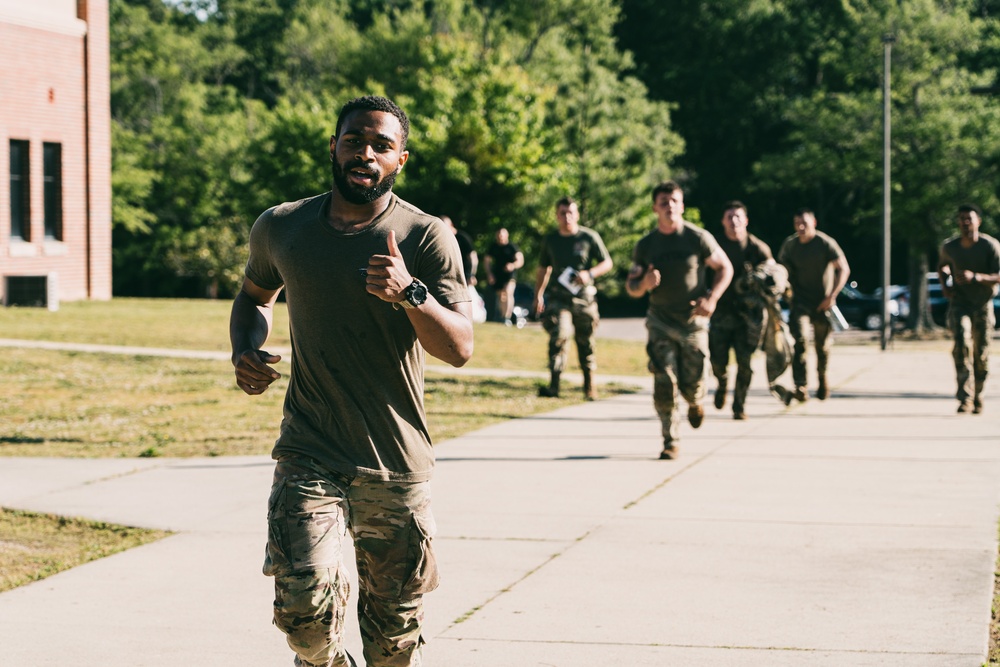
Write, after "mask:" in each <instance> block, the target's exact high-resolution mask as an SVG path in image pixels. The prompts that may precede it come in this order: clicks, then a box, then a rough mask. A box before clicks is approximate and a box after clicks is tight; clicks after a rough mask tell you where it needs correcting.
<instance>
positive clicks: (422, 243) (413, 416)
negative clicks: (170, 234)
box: [246, 193, 469, 481]
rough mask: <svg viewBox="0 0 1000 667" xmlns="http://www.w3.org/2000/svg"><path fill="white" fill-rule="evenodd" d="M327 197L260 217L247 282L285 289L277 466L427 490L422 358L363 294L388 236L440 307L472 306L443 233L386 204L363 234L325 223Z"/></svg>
mask: <svg viewBox="0 0 1000 667" xmlns="http://www.w3.org/2000/svg"><path fill="white" fill-rule="evenodd" d="M329 205H330V194H329V193H326V194H323V195H319V196H316V197H311V198H309V199H303V200H300V201H297V202H291V203H285V204H281V205H280V206H276V207H274V208H271V209H268V210H267V211H265V212H264V213H263V214H262V215H261V216H260V218H258V219H257V222H256V223H254V226H253V229H252V230H251V232H250V258H249V260H248V262H247V266H246V275H247V277H248V278H250V280H252V281H253V282H254V283H256V284H257V285H259V286H261V287H263V288H266V289H278V288H280V287H282V286H284V289H285V298H286V300H287V303H288V317H289V324H290V327H291V338H292V359H291V362H292V370H291V379H290V380H289V384H288V392H287V394H286V395H285V406H284V419H283V420H282V423H281V431H280V434H279V436H278V440H277V442H276V443H275V446H274V450H273V452H272V456H273V457H274V458H275V459H279V458H282V457H285V456H289V455H299V456H306V457H309V458H312V459H314V460H316V461H317V462H319V463H321V464H323V465H324V466H326V467H328V468H330V469H332V470H334V471H336V472H340V473H343V474H346V475H351V476H354V475H361V476H369V477H376V478H380V479H384V480H393V481H424V480H427V479H429V478H430V474H431V470H432V469H433V467H434V453H433V450H432V448H431V438H430V435H429V434H428V430H427V420H426V415H425V413H424V401H423V390H424V350H423V348H422V347H421V345H420V343H419V341H418V340H417V336H416V333H415V332H414V330H413V327H412V325H411V324H410V321H409V319H408V317H407V315H406V312H405V310H403V309H401V308H400V309H396V308H394V307H393V304H391V303H387V302H385V301H382V300H381V299H379V298H378V297H376V296H374V295H372V294H369V293H368V292H367V291H365V277H364V275H363V274H362V273H361V269H364V268H367V266H368V258H369V257H370V256H371V255H376V254H378V255H385V254H388V252H389V251H388V245H387V237H388V233H389V230H395V232H396V243H397V245H398V246H399V250H400V252H401V253H402V255H403V258H404V260H405V262H406V268H407V269H408V270H409V272H410V273H411V274H412V275H413V276H414V277H416V278H419V279H420V280H421V281H422V282H424V283H425V284H426V285H427V289H428V291H429V292H430V293H431V294H432V295H433V296H434V298H436V299H437V300H438V301H439V302H441V303H444V304H452V303H458V302H462V301H469V291H468V288H467V287H466V284H465V278H464V277H463V274H462V258H461V255H460V253H459V249H458V243H457V241H456V240H455V236H454V234H452V233H451V230H449V229H448V228H447V227H446V226H445V225H444V223H442V222H441V221H440V220H438V219H437V218H434V217H432V216H429V215H427V214H425V213H423V212H422V211H420V210H418V209H417V208H415V207H413V206H412V205H410V204H408V203H406V202H404V201H403V200H401V199H399V198H397V197H395V196H393V197H392V199H391V201H390V203H389V206H388V208H387V209H386V210H385V212H383V213H382V215H380V216H379V217H378V218H376V219H375V220H374V221H373V222H372V223H371V224H370V225H369V226H368V227H366V228H365V229H363V230H361V231H359V232H354V233H342V232H338V231H336V230H334V229H333V227H331V226H330V224H329V223H328V222H327V213H328V210H329Z"/></svg>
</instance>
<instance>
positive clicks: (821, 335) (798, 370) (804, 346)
mask: <svg viewBox="0 0 1000 667" xmlns="http://www.w3.org/2000/svg"><path fill="white" fill-rule="evenodd" d="M810 326H812V331H813V346H814V347H815V348H816V374H817V375H818V376H819V377H824V376H825V375H826V368H827V364H828V363H829V361H830V346H831V345H833V338H832V337H831V336H830V332H831V331H833V326H832V325H831V324H830V320H828V319H827V318H826V313H822V312H819V311H813V312H811V313H810V312H806V311H803V310H796V309H795V307H794V306H793V307H792V312H791V314H790V315H789V316H788V329H789V331H791V334H792V338H793V339H794V340H795V347H794V348H793V351H792V380H793V381H794V382H795V386H796V387H805V386H806V351H807V350H808V349H809V345H808V342H807V340H806V331H808V329H809V327H810Z"/></svg>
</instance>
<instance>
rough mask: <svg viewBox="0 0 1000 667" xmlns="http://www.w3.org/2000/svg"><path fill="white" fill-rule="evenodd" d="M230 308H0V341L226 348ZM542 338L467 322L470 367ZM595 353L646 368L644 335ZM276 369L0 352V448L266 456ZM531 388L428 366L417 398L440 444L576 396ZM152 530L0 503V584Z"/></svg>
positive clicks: (155, 303) (279, 321)
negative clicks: (261, 374)
mask: <svg viewBox="0 0 1000 667" xmlns="http://www.w3.org/2000/svg"><path fill="white" fill-rule="evenodd" d="M229 307H230V304H229V303H228V302H223V301H208V300H181V299H114V300H112V301H110V302H77V303H66V304H63V305H62V306H61V307H60V309H59V310H58V311H57V312H48V311H46V310H43V309H36V308H6V309H0V336H2V337H3V338H15V339H28V340H40V341H58V342H78V343H91V344H103V345H125V346H130V347H164V348H176V349H193V350H210V351H227V352H228V349H229V341H228V335H229V334H228V322H229ZM274 324H275V326H274V332H273V334H272V336H271V340H270V341H269V343H268V349H270V350H274V351H284V350H287V349H288V348H289V347H290V344H289V336H288V324H287V312H286V310H285V307H284V304H279V305H278V307H277V309H276V313H275V323H274ZM546 341H547V337H546V335H545V334H544V333H543V332H542V331H540V330H538V329H537V328H536V329H529V328H526V329H521V330H518V329H515V328H511V327H504V326H501V325H497V324H483V325H477V326H476V353H475V355H474V357H473V361H471V362H470V363H469V364H468V366H469V367H471V368H500V369H504V370H525V371H543V370H544V369H545V355H546ZM598 355H599V356H598V358H599V360H600V362H601V372H602V373H608V374H616V375H636V376H643V375H645V373H646V371H645V349H644V346H643V344H642V343H638V342H631V341H630V342H625V341H601V343H600V348H599V351H598ZM572 356H573V355H571V357H572ZM428 362H429V363H435V360H434V359H431V358H429V359H428ZM287 369H288V364H287V362H282V363H281V364H280V365H279V370H283V371H284V372H285V373H286V377H284V378H282V380H280V381H279V382H277V383H276V384H275V385H272V388H271V389H270V390H269V391H268V392H266V393H265V394H263V395H261V396H253V397H251V396H247V395H245V394H243V392H242V391H240V390H239V389H237V388H236V385H235V382H234V378H233V371H232V366H231V364H230V363H229V362H228V361H206V360H198V359H177V358H171V357H154V356H144V355H138V356H129V355H118V354H102V353H84V352H64V351H53V350H37V349H35V350H33V349H25V348H16V347H15V348H4V349H3V352H2V355H0V372H2V373H3V376H4V382H3V383H2V384H0V456H54V457H148V456H177V457H186V456H227V455H238V454H240V455H241V454H262V455H263V454H267V453H269V452H270V449H271V445H272V444H273V442H274V439H275V437H276V435H277V432H278V425H279V423H280V421H281V403H282V399H283V397H284V390H285V388H286V386H287ZM570 370H573V367H571V369H570ZM537 384H538V380H537V379H533V378H531V377H504V378H492V377H470V376H458V375H449V374H442V373H429V374H428V376H427V381H426V386H425V395H424V398H425V405H426V408H427V412H428V421H429V422H430V428H431V435H432V437H433V438H434V439H435V440H436V441H441V440H445V439H448V438H452V437H455V436H458V435H461V434H462V433H466V432H469V431H472V430H475V429H478V428H482V427H484V426H487V425H489V424H493V423H497V422H499V421H504V420H507V419H516V418H517V417H522V416H526V415H531V414H535V413H538V412H545V411H549V410H554V409H557V408H560V407H563V406H567V405H571V404H574V403H577V402H579V401H580V400H581V398H582V394H581V392H579V391H578V388H576V387H573V386H569V387H567V390H566V391H564V392H563V397H561V398H559V399H540V398H538V397H537V395H536V387H537ZM627 391H632V389H631V388H628V387H623V386H616V385H611V386H606V387H603V388H602V393H604V394H606V395H607V394H612V393H616V392H627ZM164 535H165V533H162V532H157V531H145V530H139V529H135V528H127V527H123V526H112V525H108V524H103V523H99V522H89V521H84V520H77V519H68V518H61V517H52V516H48V515H36V514H31V513H26V512H18V511H12V510H3V509H0V572H2V573H3V576H2V577H0V591H2V590H6V589H8V588H13V587H15V586H19V585H22V584H25V583H28V582H30V581H35V580H37V579H40V578H43V577H46V576H49V575H50V574H54V573H56V572H59V571H61V570H65V569H68V568H70V567H74V566H75V565H79V564H81V563H84V562H87V561H89V560H93V559H95V558H101V557H103V556H106V555H109V554H111V553H114V552H116V551H121V550H124V549H128V548H131V547H133V546H137V545H139V544H143V543H145V542H149V541H152V540H155V539H159V538H160V537H162V536H164Z"/></svg>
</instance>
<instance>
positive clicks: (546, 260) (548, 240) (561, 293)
mask: <svg viewBox="0 0 1000 667" xmlns="http://www.w3.org/2000/svg"><path fill="white" fill-rule="evenodd" d="M609 257H611V255H610V254H609V253H608V249H607V248H605V247H604V241H602V240H601V236H600V235H599V234H598V233H597V232H595V231H594V230H593V229H590V228H589V227H580V228H579V229H578V230H577V232H576V234H573V235H572V236H563V235H562V234H560V233H559V231H558V230H556V231H553V232H550V233H548V234H546V235H545V237H544V238H542V249H541V254H540V255H539V260H538V265H539V266H542V267H546V266H551V267H552V274H551V275H550V276H549V282H548V284H547V285H546V286H545V298H546V300H549V301H551V300H552V299H553V298H557V299H561V300H568V299H571V298H572V297H573V294H572V293H571V292H570V291H569V290H568V289H566V287H564V286H563V285H562V284H561V283H560V282H559V275H560V274H561V273H562V272H563V271H564V270H565V269H566V267H572V268H573V269H575V270H577V271H583V270H586V269H590V268H592V267H594V266H596V265H598V264H600V263H601V262H603V261H604V260H606V259H608V258H609ZM577 296H578V297H579V298H587V297H589V296H591V294H590V293H588V292H587V291H586V290H584V291H581V292H580V293H579V294H578V295H577Z"/></svg>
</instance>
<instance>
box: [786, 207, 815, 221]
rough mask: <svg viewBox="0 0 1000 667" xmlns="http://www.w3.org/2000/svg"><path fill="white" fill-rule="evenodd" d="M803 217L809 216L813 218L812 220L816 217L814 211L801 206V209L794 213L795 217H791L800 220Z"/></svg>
mask: <svg viewBox="0 0 1000 667" xmlns="http://www.w3.org/2000/svg"><path fill="white" fill-rule="evenodd" d="M804 215H811V216H812V217H814V218H815V217H816V212H815V211H813V210H812V209H811V208H809V207H808V206H803V207H802V208H800V209H798V210H796V211H795V215H794V216H792V217H794V218H801V217H802V216H804Z"/></svg>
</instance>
